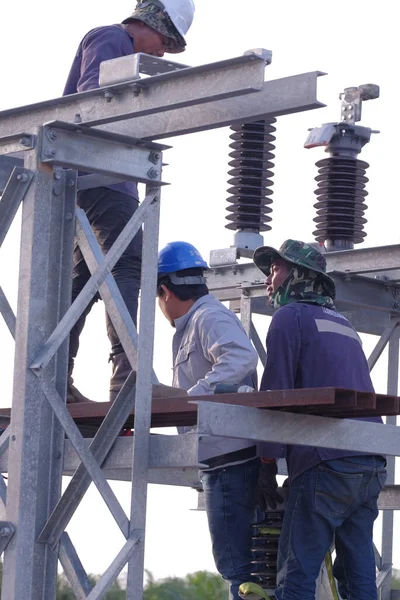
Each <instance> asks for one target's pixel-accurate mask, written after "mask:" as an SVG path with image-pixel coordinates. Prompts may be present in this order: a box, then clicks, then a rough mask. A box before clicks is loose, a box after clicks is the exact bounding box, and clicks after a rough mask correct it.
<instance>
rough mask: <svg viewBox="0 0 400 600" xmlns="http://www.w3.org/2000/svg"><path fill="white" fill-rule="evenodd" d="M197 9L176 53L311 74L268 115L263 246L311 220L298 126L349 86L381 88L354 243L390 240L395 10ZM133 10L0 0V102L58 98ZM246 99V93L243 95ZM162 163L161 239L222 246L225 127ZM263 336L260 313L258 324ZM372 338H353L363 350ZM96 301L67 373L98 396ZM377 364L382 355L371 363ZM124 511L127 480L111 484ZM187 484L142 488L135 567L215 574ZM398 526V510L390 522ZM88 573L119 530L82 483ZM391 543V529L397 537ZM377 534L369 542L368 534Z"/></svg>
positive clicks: (253, 3) (311, 5)
mask: <svg viewBox="0 0 400 600" xmlns="http://www.w3.org/2000/svg"><path fill="white" fill-rule="evenodd" d="M195 3H196V16H195V20H194V24H193V27H192V29H191V31H190V33H189V35H188V50H187V51H186V53H185V54H184V55H181V56H179V61H181V62H186V64H188V65H198V64H204V63H207V62H213V61H217V60H220V59H224V58H230V57H234V56H238V55H241V54H242V53H243V52H244V51H245V50H248V49H250V48H255V47H264V48H267V49H270V50H272V51H273V62H272V65H271V66H270V67H268V69H267V78H268V79H275V78H279V77H284V76H288V75H294V74H298V73H303V72H306V71H314V70H320V71H323V72H326V73H327V74H328V75H327V76H326V77H323V78H320V82H319V99H320V100H321V101H322V102H324V103H325V104H327V108H324V109H319V110H315V111H312V112H306V113H299V114H297V115H291V116H285V117H281V118H279V120H278V123H277V142H276V146H277V149H276V168H275V186H274V204H273V209H274V210H273V214H272V216H273V221H272V231H271V232H268V233H267V235H265V242H266V243H268V244H271V245H276V246H279V245H280V244H281V242H282V241H283V240H284V239H286V238H289V237H292V238H297V239H303V240H307V241H310V240H312V232H313V231H314V229H315V226H314V223H313V218H314V216H315V209H314V208H313V204H314V202H315V196H314V193H313V191H314V189H315V187H316V185H315V181H314V177H315V176H316V175H317V168H316V167H315V162H316V161H318V160H320V159H321V158H323V157H324V154H323V151H322V150H321V149H314V150H311V151H310V150H305V149H303V144H304V141H305V138H306V136H307V129H308V128H309V127H315V126H318V125H320V124H322V123H326V122H332V121H337V120H338V118H339V116H340V102H339V100H338V94H339V93H340V92H341V91H342V90H343V89H344V88H345V87H349V86H358V85H360V84H363V83H376V84H379V85H380V87H381V97H380V98H379V99H378V100H374V101H372V102H369V103H367V104H365V106H364V111H363V120H362V124H363V125H365V126H368V127H371V128H373V129H377V130H380V132H381V133H380V134H379V135H375V136H373V139H372V141H371V142H370V144H369V145H368V146H367V147H366V148H365V149H364V151H363V153H362V156H361V158H362V159H363V160H366V161H367V162H369V163H370V165H371V166H370V168H369V170H368V172H367V175H368V177H369V179H370V181H369V184H367V189H368V191H369V196H368V198H367V204H368V210H367V213H366V217H367V218H368V224H367V226H366V231H367V233H368V236H367V238H366V241H365V243H364V247H368V246H379V245H386V244H395V243H396V244H397V243H398V242H399V234H398V223H399V207H398V203H397V196H398V183H397V180H396V177H397V170H398V162H397V161H398V158H397V151H396V148H397V142H398V136H399V135H400V126H399V118H398V114H397V112H396V108H397V106H398V98H399V91H400V90H399V79H398V56H399V51H398V41H397V40H398V19H397V18H395V3H391V2H389V0H382V1H381V2H380V3H379V4H377V3H376V2H372V1H371V0H366V1H364V2H363V3H359V4H357V5H355V4H348V3H347V4H346V3H344V4H343V3H338V2H333V1H332V0H325V1H324V2H321V1H318V0H305V1H303V2H297V1H295V0H280V2H268V1H267V0H241V1H239V0H195ZM132 9H133V2H131V1H130V0H119V1H118V2H112V3H100V2H93V1H92V0H85V1H84V2H82V1H79V2H78V0H70V1H69V2H68V3H54V2H52V1H50V0H37V1H36V2H28V0H20V1H19V2H3V4H2V7H1V18H0V56H1V57H2V59H1V61H0V81H1V95H0V110H3V109H6V108H11V107H14V106H19V105H24V104H30V103H33V102H37V101H40V100H47V99H49V98H54V97H57V96H60V95H61V93H62V90H63V86H64V81H65V79H66V76H67V73H68V71H69V67H70V63H71V61H72V59H73V57H74V53H75V50H76V47H77V45H78V44H79V41H80V39H81V38H82V36H83V35H84V34H85V33H86V32H87V31H88V30H90V29H91V28H93V27H96V26H99V25H107V24H112V23H118V22H121V20H122V19H124V18H125V17H126V16H128V15H129V14H130V13H131V12H132ZM245 101H246V100H245V98H244V102H245ZM166 142H167V143H168V142H170V143H171V145H173V149H172V150H170V151H168V153H166V156H165V159H166V161H167V162H168V163H169V166H168V167H166V168H165V171H164V178H165V180H166V181H169V182H170V183H171V184H172V185H171V186H170V187H169V188H167V189H164V190H163V202H162V218H161V230H160V246H163V245H164V244H165V243H167V242H169V241H172V240H176V239H183V240H186V241H190V242H191V243H193V244H194V245H196V246H197V247H198V248H199V250H200V251H201V252H202V253H203V255H204V257H205V258H206V259H208V256H209V252H210V250H212V249H218V248H226V247H229V246H230V245H231V243H232V234H231V232H229V231H228V230H227V229H225V227H224V225H225V222H226V221H225V214H226V210H225V209H226V206H227V204H226V202H225V198H226V188H227V183H226V181H227V162H228V144H229V130H227V129H221V130H217V131H214V132H207V133H201V134H193V135H190V136H185V137H182V138H176V139H173V140H167V141H166ZM18 231H19V221H18V220H16V222H15V224H14V226H13V228H12V230H11V231H10V233H9V235H8V237H7V240H6V242H5V243H4V245H3V247H2V249H1V251H0V256H1V265H2V266H1V281H0V285H2V287H3V289H4V290H5V292H6V293H7V295H8V298H9V300H10V302H11V303H12V304H13V306H14V308H15V306H16V302H15V299H16V287H15V282H16V276H17V270H18ZM259 326H260V333H261V337H262V338H264V336H265V332H266V329H267V326H268V320H267V319H265V320H262V321H260V322H259ZM156 327H157V332H156V351H155V365H154V366H155V370H156V372H157V374H158V376H159V378H160V380H161V381H163V382H164V383H167V384H169V383H170V382H171V352H170V340H171V336H172V330H171V328H170V327H169V326H168V325H167V323H166V322H165V320H164V319H163V317H161V316H160V315H159V314H158V315H157V323H156ZM0 336H1V340H2V343H1V346H0V364H1V374H2V391H3V393H2V396H1V400H0V404H1V406H10V404H11V381H12V365H13V342H12V340H11V336H10V335H9V333H8V330H7V329H6V328H5V326H4V324H3V322H2V321H1V320H0ZM375 341H376V340H374V339H373V338H371V336H365V337H364V347H365V350H366V353H367V354H368V353H369V352H370V351H371V349H372V348H373V345H374V343H375ZM108 352H109V348H108V340H107V337H106V333H105V326H104V312H103V306H102V305H101V304H100V303H98V305H97V306H96V307H95V309H94V310H93V311H92V314H91V316H90V319H89V320H88V323H87V326H86V328H85V331H84V334H83V336H82V341H81V351H80V355H79V357H78V363H77V366H76V369H75V379H76V383H77V385H78V386H79V387H80V389H81V390H82V392H84V393H86V394H87V395H88V396H90V397H92V398H94V399H96V400H99V401H105V400H107V395H108V392H107V389H108V388H107V386H108V379H109V375H110V366H109V365H108V363H107V358H108ZM382 360H383V361H384V360H385V357H384V358H383V359H382ZM373 375H374V383H375V386H376V388H377V391H380V392H385V384H386V382H385V364H384V362H383V363H382V365H378V366H377V367H376V369H375V370H374V372H373ZM113 487H114V488H115V490H116V492H117V493H118V495H119V497H120V498H121V501H122V502H123V504H124V506H125V507H126V510H127V512H129V507H128V502H129V498H128V494H129V488H130V486H129V484H128V483H116V484H113ZM195 505H196V493H195V492H194V491H192V490H186V489H175V488H172V487H166V486H163V487H161V486H150V492H149V509H148V531H147V539H146V568H148V569H149V570H151V571H152V572H153V573H154V575H155V576H156V577H165V576H169V575H185V574H186V573H187V572H192V571H196V570H200V569H209V570H214V565H213V561H212V557H211V548H210V543H209V539H208V531H207V524H206V517H205V514H204V513H199V512H190V508H194V507H195ZM396 529H398V520H397V519H396ZM69 532H70V534H71V536H72V539H73V541H74V543H75V544H76V546H77V549H78V551H79V552H80V555H81V558H82V561H83V563H84V566H85V567H86V569H87V571H89V572H94V573H101V572H102V571H103V570H104V569H105V568H106V567H107V566H108V564H109V563H110V561H111V560H112V558H113V557H114V555H115V554H116V552H117V551H118V549H119V547H120V546H121V544H122V539H121V537H120V535H119V532H118V530H117V527H116V526H115V525H114V522H113V521H112V519H111V518H110V517H109V515H108V513H107V511H106V510H105V509H104V506H103V504H102V501H101V500H99V499H98V497H97V492H96V491H94V490H93V489H92V488H91V489H90V492H89V493H88V495H87V497H86V498H85V501H84V502H83V504H82V506H81V508H80V510H79V512H78V513H77V516H76V518H75V519H74V520H73V521H72V523H71V526H70V528H69ZM395 537H397V538H398V539H399V536H395ZM398 539H397V541H396V542H395V559H394V562H395V566H397V567H400V542H399V541H398ZM377 544H378V545H379V541H378V539H377Z"/></svg>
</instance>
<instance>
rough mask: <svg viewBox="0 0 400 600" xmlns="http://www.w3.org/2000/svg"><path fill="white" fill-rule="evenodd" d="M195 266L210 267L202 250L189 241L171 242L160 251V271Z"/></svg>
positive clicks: (174, 271)
mask: <svg viewBox="0 0 400 600" xmlns="http://www.w3.org/2000/svg"><path fill="white" fill-rule="evenodd" d="M195 268H197V269H208V265H207V263H206V261H205V260H204V258H203V257H202V256H201V254H200V252H199V251H198V250H197V249H196V248H195V247H194V246H192V244H188V242H170V243H169V244H167V245H166V246H165V248H162V250H160V252H159V253H158V272H159V273H176V272H177V271H183V270H184V269H195Z"/></svg>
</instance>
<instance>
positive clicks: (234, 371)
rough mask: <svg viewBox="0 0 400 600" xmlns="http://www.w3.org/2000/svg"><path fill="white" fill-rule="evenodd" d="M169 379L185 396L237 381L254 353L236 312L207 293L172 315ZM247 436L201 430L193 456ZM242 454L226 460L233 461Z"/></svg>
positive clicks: (249, 369) (239, 446)
mask: <svg viewBox="0 0 400 600" xmlns="http://www.w3.org/2000/svg"><path fill="white" fill-rule="evenodd" d="M175 327H176V333H175V335H174V339H173V343H172V350H173V369H174V375H173V382H172V385H173V386H175V387H180V388H183V389H185V390H187V392H188V394H189V395H191V396H195V395H203V394H204V395H206V394H213V393H214V388H215V386H216V384H217V383H233V384H235V383H241V382H242V381H243V379H244V378H245V377H247V376H250V375H251V374H252V373H254V371H255V370H256V367H257V360H258V357H257V353H256V351H255V350H254V348H253V346H252V344H251V342H250V340H249V338H248V337H247V335H246V332H245V331H244V329H243V326H242V324H241V322H240V321H239V319H238V318H237V317H236V315H235V314H234V313H233V312H232V311H230V310H229V309H228V308H226V307H225V306H224V305H223V304H222V303H221V302H220V301H219V300H217V299H216V298H215V297H214V296H213V295H212V294H207V295H206V296H202V297H201V298H199V299H198V300H197V301H196V302H195V303H194V304H193V306H192V307H191V308H190V310H189V312H188V313H186V315H184V316H183V317H180V318H179V319H176V321H175ZM253 446H254V442H253V441H249V440H244V439H243V440H241V439H232V438H222V437H216V436H202V437H201V439H200V444H199V460H200V461H201V462H202V461H206V460H207V459H209V458H212V457H217V456H221V455H225V454H228V453H231V452H236V451H238V450H243V449H245V448H249V447H253ZM237 462H244V461H243V460H239V461H235V462H234V463H232V462H230V463H229V464H237Z"/></svg>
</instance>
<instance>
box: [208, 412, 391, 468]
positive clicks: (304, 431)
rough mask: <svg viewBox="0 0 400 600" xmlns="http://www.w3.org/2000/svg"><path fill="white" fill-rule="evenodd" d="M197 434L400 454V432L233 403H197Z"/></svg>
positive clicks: (361, 422)
mask: <svg viewBox="0 0 400 600" xmlns="http://www.w3.org/2000/svg"><path fill="white" fill-rule="evenodd" d="M198 432H199V434H200V435H217V436H222V437H233V438H239V439H242V438H244V439H247V438H248V439H250V440H255V441H258V442H278V443H281V444H298V445H300V446H317V447H320V448H336V449H338V450H354V451H357V452H367V453H373V454H385V455H386V454H387V455H389V456H398V455H399V454H400V430H399V428H398V427H394V426H393V425H381V424H379V423H370V422H367V421H356V420H352V419H334V418H327V417H317V416H312V415H302V414H294V413H286V412H277V411H273V410H260V409H257V408H248V407H245V406H234V405H232V404H230V405H228V404H223V405H222V404H217V403H213V402H205V401H201V402H198Z"/></svg>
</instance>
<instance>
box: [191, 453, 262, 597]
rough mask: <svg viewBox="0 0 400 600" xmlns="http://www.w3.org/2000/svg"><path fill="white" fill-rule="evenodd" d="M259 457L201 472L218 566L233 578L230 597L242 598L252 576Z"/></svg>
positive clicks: (221, 572)
mask: <svg viewBox="0 0 400 600" xmlns="http://www.w3.org/2000/svg"><path fill="white" fill-rule="evenodd" d="M259 471H260V459H258V458H256V459H254V460H251V461H248V462H246V463H244V464H241V465H235V466H232V467H226V468H221V469H218V470H215V471H212V472H209V473H202V476H201V478H202V482H203V489H204V494H205V504H206V511H207V518H208V526H209V529H210V535H211V542H212V551H213V556H214V560H215V564H216V567H217V569H218V571H219V573H220V574H221V575H222V577H223V578H224V579H226V580H227V581H229V582H230V596H229V600H239V595H238V590H239V586H240V584H241V583H244V582H245V581H253V580H255V579H254V577H251V575H250V572H251V547H252V524H253V523H255V522H256V485H257V480H258V474H259Z"/></svg>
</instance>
